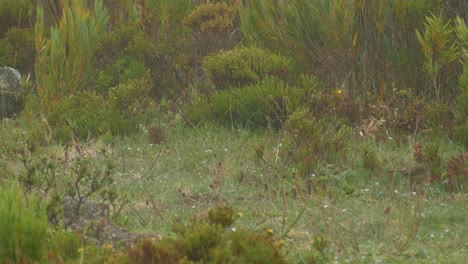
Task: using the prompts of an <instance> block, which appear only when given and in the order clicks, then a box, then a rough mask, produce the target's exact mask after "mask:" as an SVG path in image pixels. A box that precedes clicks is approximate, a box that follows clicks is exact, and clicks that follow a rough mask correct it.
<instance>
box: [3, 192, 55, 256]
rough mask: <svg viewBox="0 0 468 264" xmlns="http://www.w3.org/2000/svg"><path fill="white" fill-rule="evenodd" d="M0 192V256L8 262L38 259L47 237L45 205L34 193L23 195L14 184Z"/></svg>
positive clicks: (42, 251) (42, 254)
mask: <svg viewBox="0 0 468 264" xmlns="http://www.w3.org/2000/svg"><path fill="white" fill-rule="evenodd" d="M1 189H2V190H1V192H0V236H1V237H2V239H0V258H1V259H2V260H4V261H6V262H7V263H8V262H11V263H33V262H38V261H42V259H43V257H44V255H45V254H44V248H45V242H46V239H47V215H46V211H45V207H44V206H43V205H42V203H41V202H40V201H39V200H38V199H36V198H35V197H34V196H28V197H26V198H25V197H24V196H23V193H22V192H21V189H20V188H19V187H18V185H16V184H11V185H8V184H2V186H1Z"/></svg>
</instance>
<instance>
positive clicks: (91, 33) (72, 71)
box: [35, 0, 108, 112]
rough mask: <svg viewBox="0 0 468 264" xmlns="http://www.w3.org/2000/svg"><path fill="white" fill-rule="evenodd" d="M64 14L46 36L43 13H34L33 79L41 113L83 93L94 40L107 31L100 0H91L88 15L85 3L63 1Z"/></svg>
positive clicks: (104, 12) (91, 60) (81, 0)
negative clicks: (35, 20)
mask: <svg viewBox="0 0 468 264" xmlns="http://www.w3.org/2000/svg"><path fill="white" fill-rule="evenodd" d="M63 8H64V15H63V16H62V19H61V21H60V23H59V26H58V27H52V28H51V30H50V37H47V36H46V32H47V31H46V29H45V28H44V12H43V9H42V7H39V8H38V10H37V22H36V27H35V33H36V38H35V42H36V53H37V60H36V77H37V80H38V83H37V85H38V86H37V90H38V92H39V96H40V99H41V111H42V112H49V111H50V108H51V107H52V105H53V104H55V103H58V102H59V101H60V100H62V99H63V98H66V97H68V96H70V95H73V94H75V93H76V92H77V91H81V90H84V89H85V88H86V84H87V81H88V78H89V77H90V72H91V69H92V66H93V64H92V62H93V61H94V60H93V56H94V54H95V51H96V48H97V45H96V43H97V40H98V39H99V37H100V36H101V35H102V34H103V33H104V32H105V30H106V28H107V26H106V25H107V21H108V16H107V13H106V10H105V8H104V7H103V4H102V1H101V0H98V1H94V8H93V11H92V12H91V11H90V9H89V8H88V7H87V5H86V1H84V0H79V1H71V2H70V1H68V0H67V1H64V6H63Z"/></svg>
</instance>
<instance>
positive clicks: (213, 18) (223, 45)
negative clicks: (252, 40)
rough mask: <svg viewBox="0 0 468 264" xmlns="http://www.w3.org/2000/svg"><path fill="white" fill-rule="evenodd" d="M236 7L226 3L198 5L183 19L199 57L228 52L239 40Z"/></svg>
mask: <svg viewBox="0 0 468 264" xmlns="http://www.w3.org/2000/svg"><path fill="white" fill-rule="evenodd" d="M237 11H238V10H237V6H236V5H235V4H227V3H226V2H218V3H210V2H208V3H205V4H200V5H198V6H197V7H196V8H195V9H194V10H192V12H190V14H188V15H187V17H186V18H185V19H184V24H185V25H187V26H188V27H189V28H190V29H191V30H192V36H193V38H194V40H195V41H194V43H193V45H196V46H195V47H194V48H195V50H196V51H197V53H198V54H200V55H201V56H203V55H206V54H209V53H212V52H215V51H219V50H230V49H231V48H232V47H233V45H234V44H235V43H237V42H238V41H239V40H240V38H239V36H238V35H239V34H237V32H238V31H237V27H238V25H237V24H238V20H237Z"/></svg>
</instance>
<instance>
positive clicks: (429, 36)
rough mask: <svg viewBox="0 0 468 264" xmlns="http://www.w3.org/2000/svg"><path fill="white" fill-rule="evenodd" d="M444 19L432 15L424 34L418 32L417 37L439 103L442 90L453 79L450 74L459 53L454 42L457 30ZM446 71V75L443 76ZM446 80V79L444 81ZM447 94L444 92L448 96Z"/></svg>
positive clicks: (425, 68) (425, 67)
mask: <svg viewBox="0 0 468 264" xmlns="http://www.w3.org/2000/svg"><path fill="white" fill-rule="evenodd" d="M444 20H445V19H444V17H441V16H436V15H434V14H432V15H431V16H427V17H426V22H425V23H424V33H423V34H421V33H420V32H419V31H418V30H416V36H417V37H418V41H419V43H420V44H421V48H422V51H423V53H424V57H425V59H426V60H425V62H424V70H425V71H426V73H427V75H428V77H429V79H430V80H431V82H432V88H433V89H434V94H435V95H436V98H437V100H438V101H440V100H441V99H442V98H441V96H442V94H441V92H443V91H441V88H442V87H445V86H448V87H450V86H449V85H448V84H449V83H448V82H449V81H450V80H451V79H452V78H451V77H450V76H449V75H448V72H447V71H449V69H450V67H453V63H454V62H455V61H456V60H457V59H458V57H459V52H458V50H457V45H456V43H455V41H454V36H453V35H454V30H455V28H454V27H453V26H452V25H451V23H450V22H447V23H445V22H444ZM443 71H445V74H442V73H443ZM442 78H444V79H442ZM446 93H447V92H444V94H446Z"/></svg>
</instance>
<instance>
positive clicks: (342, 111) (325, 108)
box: [308, 90, 369, 125]
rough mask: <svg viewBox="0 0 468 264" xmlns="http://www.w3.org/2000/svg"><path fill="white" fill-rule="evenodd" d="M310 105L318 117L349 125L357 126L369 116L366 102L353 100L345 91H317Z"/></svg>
mask: <svg viewBox="0 0 468 264" xmlns="http://www.w3.org/2000/svg"><path fill="white" fill-rule="evenodd" d="M308 105H309V107H310V110H311V112H312V113H313V114H314V115H315V116H316V117H322V116H332V117H334V118H337V119H340V120H342V121H343V122H345V123H346V124H348V125H356V124H358V123H359V122H360V121H361V120H362V119H363V118H365V117H367V116H368V115H369V113H367V112H365V102H362V100H359V99H353V98H351V97H350V96H349V95H348V94H347V93H346V91H343V90H334V91H330V92H328V91H326V92H323V91H317V92H315V93H313V94H312V95H311V96H310V100H309V102H308Z"/></svg>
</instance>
